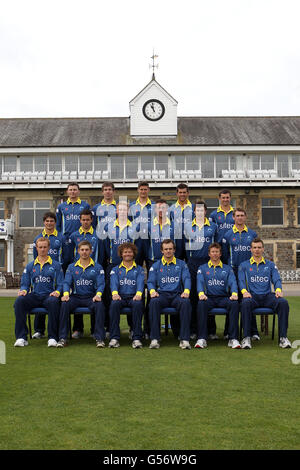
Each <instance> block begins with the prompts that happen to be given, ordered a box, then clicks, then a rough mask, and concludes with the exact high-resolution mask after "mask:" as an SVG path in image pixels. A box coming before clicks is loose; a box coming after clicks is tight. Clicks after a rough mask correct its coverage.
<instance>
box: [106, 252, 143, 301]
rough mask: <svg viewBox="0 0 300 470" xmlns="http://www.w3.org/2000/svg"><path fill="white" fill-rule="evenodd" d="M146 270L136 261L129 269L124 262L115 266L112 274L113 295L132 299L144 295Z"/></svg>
mask: <svg viewBox="0 0 300 470" xmlns="http://www.w3.org/2000/svg"><path fill="white" fill-rule="evenodd" d="M144 278H145V273H144V269H143V268H142V267H141V266H139V265H137V264H136V263H135V261H134V262H133V264H132V267H131V268H129V269H127V268H126V266H124V264H123V262H122V263H121V264H120V265H119V266H115V267H114V268H113V269H112V270H111V272H110V289H111V293H112V295H114V294H119V296H120V297H121V298H122V299H123V298H126V297H127V298H132V297H134V296H135V295H140V296H142V295H143V292H144Z"/></svg>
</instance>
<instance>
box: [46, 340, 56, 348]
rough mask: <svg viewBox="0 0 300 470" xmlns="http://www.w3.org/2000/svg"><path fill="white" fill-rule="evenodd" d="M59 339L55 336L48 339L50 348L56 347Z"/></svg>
mask: <svg viewBox="0 0 300 470" xmlns="http://www.w3.org/2000/svg"><path fill="white" fill-rule="evenodd" d="M56 346H57V341H56V340H55V339H53V338H51V339H48V348H56Z"/></svg>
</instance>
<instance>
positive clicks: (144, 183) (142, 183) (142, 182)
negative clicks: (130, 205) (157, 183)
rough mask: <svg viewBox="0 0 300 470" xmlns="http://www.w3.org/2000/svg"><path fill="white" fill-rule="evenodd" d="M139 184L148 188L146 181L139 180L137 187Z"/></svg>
mask: <svg viewBox="0 0 300 470" xmlns="http://www.w3.org/2000/svg"><path fill="white" fill-rule="evenodd" d="M141 186H147V187H148V188H150V185H149V183H148V181H139V184H138V189H139V188H140V187H141Z"/></svg>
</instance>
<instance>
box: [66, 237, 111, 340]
mask: <svg viewBox="0 0 300 470" xmlns="http://www.w3.org/2000/svg"><path fill="white" fill-rule="evenodd" d="M78 253H79V259H78V260H77V261H76V262H75V263H72V264H70V265H69V267H68V269H67V272H66V275H65V280H64V284H63V294H64V295H63V297H62V299H61V300H62V304H61V313H60V315H61V318H60V327H59V342H58V343H57V347H64V346H65V345H66V341H67V336H68V329H69V316H70V313H71V312H72V311H74V310H75V309H76V308H77V307H87V308H89V309H90V310H91V311H92V312H93V313H94V314H95V328H94V337H95V339H96V346H97V347H99V348H103V347H104V346H105V344H104V339H105V329H104V319H105V309H104V306H103V302H102V299H101V297H102V294H103V290H104V271H103V268H102V266H101V265H100V264H98V263H97V262H95V261H94V260H93V259H92V258H91V254H92V245H91V243H90V242H89V241H86V240H83V241H81V242H80V243H79V246H78ZM71 289H72V294H71V295H70V292H71Z"/></svg>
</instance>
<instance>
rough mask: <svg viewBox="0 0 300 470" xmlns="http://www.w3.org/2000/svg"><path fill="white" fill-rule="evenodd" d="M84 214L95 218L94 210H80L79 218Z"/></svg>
mask: <svg viewBox="0 0 300 470" xmlns="http://www.w3.org/2000/svg"><path fill="white" fill-rule="evenodd" d="M82 215H89V216H91V218H92V219H93V212H92V211H91V210H90V209H83V210H82V211H81V212H80V216H79V218H81V216H82Z"/></svg>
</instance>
